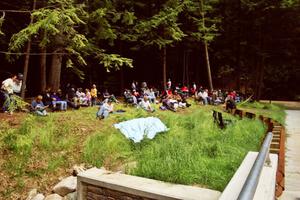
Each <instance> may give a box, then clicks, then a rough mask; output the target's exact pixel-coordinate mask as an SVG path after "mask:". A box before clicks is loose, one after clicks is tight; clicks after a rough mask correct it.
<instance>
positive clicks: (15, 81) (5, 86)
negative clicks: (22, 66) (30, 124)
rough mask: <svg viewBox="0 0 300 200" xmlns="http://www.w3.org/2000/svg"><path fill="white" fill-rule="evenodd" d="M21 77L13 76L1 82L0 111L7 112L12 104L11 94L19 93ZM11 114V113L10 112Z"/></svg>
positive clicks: (19, 75)
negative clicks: (1, 98)
mask: <svg viewBox="0 0 300 200" xmlns="http://www.w3.org/2000/svg"><path fill="white" fill-rule="evenodd" d="M22 80H23V75H22V74H18V76H17V75H13V76H12V77H11V78H8V79H6V80H4V81H3V82H2V85H1V90H0V93H1V95H2V96H3V100H4V103H3V106H2V111H4V112H5V111H8V109H9V106H10V105H11V103H13V102H14V98H13V94H14V93H20V92H21V87H22ZM11 113H12V111H11Z"/></svg>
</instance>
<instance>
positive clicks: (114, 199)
mask: <svg viewBox="0 0 300 200" xmlns="http://www.w3.org/2000/svg"><path fill="white" fill-rule="evenodd" d="M77 191H78V200H97V199H99V200H100V199H107V200H179V199H186V200H217V199H218V198H219V197H220V194H221V193H220V192H219V191H214V190H210V189H205V188H199V187H194V186H186V185H178V184H171V183H165V182H162V181H157V180H152V179H147V178H142V177H136V176H130V175H126V174H118V173H111V172H109V171H106V170H102V169H97V168H92V169H89V170H87V171H85V172H83V173H80V174H79V175H78V179H77Z"/></svg>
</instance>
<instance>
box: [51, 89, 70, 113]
mask: <svg viewBox="0 0 300 200" xmlns="http://www.w3.org/2000/svg"><path fill="white" fill-rule="evenodd" d="M51 98H52V106H53V108H54V109H55V108H56V104H59V105H60V107H59V109H60V110H61V111H66V110H67V101H63V100H62V99H61V97H60V96H59V95H58V94H57V93H56V92H53V94H52V95H51Z"/></svg>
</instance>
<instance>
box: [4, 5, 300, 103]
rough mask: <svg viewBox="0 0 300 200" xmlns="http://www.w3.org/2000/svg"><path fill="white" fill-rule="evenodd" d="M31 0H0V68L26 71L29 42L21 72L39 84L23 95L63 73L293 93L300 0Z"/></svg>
mask: <svg viewBox="0 0 300 200" xmlns="http://www.w3.org/2000/svg"><path fill="white" fill-rule="evenodd" d="M33 3H34V1H33V0H32V1H30V0H26V1H19V0H18V1H14V2H10V1H8V0H3V1H1V2H0V10H1V11H2V14H1V17H0V50H1V52H2V53H1V54H0V61H1V63H2V66H3V67H1V71H2V72H4V71H11V72H16V71H23V68H22V69H21V67H20V65H24V62H25V60H24V59H25V55H26V52H27V51H26V49H28V47H29V45H30V46H32V48H31V51H30V52H31V54H27V55H28V56H27V57H28V62H29V63H30V64H29V68H30V69H29V72H28V73H29V74H28V76H29V77H33V76H35V77H38V85H32V84H29V86H27V91H28V92H29V93H30V90H31V88H34V91H35V92H42V91H44V90H46V88H48V87H49V88H52V89H53V90H57V89H59V88H61V87H63V84H65V83H66V80H65V79H67V80H68V81H74V80H79V81H81V83H82V84H85V85H88V84H91V83H93V82H96V83H100V82H99V80H102V83H104V82H105V80H107V81H108V80H109V81H108V82H110V83H111V85H115V82H116V83H118V82H124V79H126V80H125V82H129V81H131V80H130V79H132V80H146V81H148V80H149V81H151V80H152V82H154V83H161V84H160V85H161V86H162V85H166V80H167V78H172V79H173V80H174V81H175V82H183V81H184V82H185V84H190V83H189V82H188V81H186V80H182V77H186V76H188V77H189V80H193V81H194V82H197V83H198V84H202V85H204V86H205V87H207V88H210V89H213V86H214V88H227V89H228V88H231V89H236V90H241V91H243V92H250V93H253V94H254V95H255V97H256V98H257V99H260V98H261V97H262V96H263V97H269V98H276V97H289V98H295V97H296V95H297V94H300V92H299V87H297V85H299V80H300V75H299V74H300V69H299V65H300V58H299V56H298V55H299V53H300V49H299V48H300V39H299V38H300V28H299V27H300V20H299V19H300V3H299V1H298V0H276V1H274V0H272V1H271V0H260V1H257V0H247V1H241V0H210V1H208V0H163V1H158V0H148V1H145V0H137V1H132V0H118V1H117V0H115V1H100V0H91V1H80V0H50V1H37V4H36V7H35V9H34V10H33ZM12 10H15V12H13V11H12ZM20 11H24V12H20ZM27 11H30V12H27ZM18 19H20V20H18ZM30 21H31V23H30ZM30 42H31V44H30ZM28 44H29V45H28ZM5 52H6V55H5ZM19 53H23V54H19ZM27 53H28V52H27ZM186 55H188V56H186ZM16 65H18V67H13V66H16ZM25 65H26V62H25ZM186 65H189V67H186ZM9 66H10V67H9ZM100 68H101V69H100ZM129 68H133V69H132V70H130V69H129ZM11 69H12V70H11ZM33 69H36V70H33ZM117 70H121V74H123V75H122V76H121V77H122V80H120V79H119V77H120V74H119V73H118V72H116V71H117ZM152 70H153V71H155V72H151V73H150V71H152ZM144 71H148V72H149V73H147V72H145V73H144ZM25 72H26V71H25ZM95 72H97V73H95ZM124 73H127V74H130V75H128V76H124ZM183 73H184V76H182V74H183ZM3 74H4V73H3ZM72 74H73V75H72ZM149 74H151V77H150V75H149ZM178 74H179V75H178ZM3 76H4V75H3ZM62 77H64V79H62ZM74 77H75V78H74ZM103 77H107V78H103ZM114 77H115V78H114ZM1 78H5V77H1ZM157 80H159V81H157ZM30 81H31V80H29V83H30ZM61 81H62V82H61ZM107 81H106V82H107ZM100 84H101V83H100Z"/></svg>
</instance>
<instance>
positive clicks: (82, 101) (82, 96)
mask: <svg viewBox="0 0 300 200" xmlns="http://www.w3.org/2000/svg"><path fill="white" fill-rule="evenodd" d="M76 97H77V98H78V101H79V104H80V105H81V106H88V102H87V98H86V95H85V93H84V92H83V91H82V88H78V89H77V91H76Z"/></svg>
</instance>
